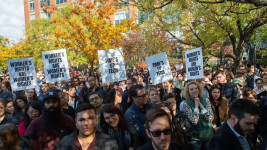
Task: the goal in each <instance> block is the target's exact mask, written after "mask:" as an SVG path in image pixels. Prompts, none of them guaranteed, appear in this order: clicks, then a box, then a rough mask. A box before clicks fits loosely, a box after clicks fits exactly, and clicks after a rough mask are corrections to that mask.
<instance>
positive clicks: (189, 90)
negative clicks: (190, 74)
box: [183, 81, 203, 100]
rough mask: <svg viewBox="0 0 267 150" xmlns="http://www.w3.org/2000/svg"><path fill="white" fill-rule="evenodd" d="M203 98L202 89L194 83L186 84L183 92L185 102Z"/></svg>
mask: <svg viewBox="0 0 267 150" xmlns="http://www.w3.org/2000/svg"><path fill="white" fill-rule="evenodd" d="M202 96H203V88H202V86H201V85H200V84H199V83H198V82H195V81H190V82H188V83H187V84H186V85H185V87H184V90H183V97H184V98H185V99H186V100H194V99H195V98H199V97H202Z"/></svg>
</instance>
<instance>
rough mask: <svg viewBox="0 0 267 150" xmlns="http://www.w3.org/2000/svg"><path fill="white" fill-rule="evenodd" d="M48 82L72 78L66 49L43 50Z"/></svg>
mask: <svg viewBox="0 0 267 150" xmlns="http://www.w3.org/2000/svg"><path fill="white" fill-rule="evenodd" d="M42 57H43V64H44V73H45V78H46V82H48V83H49V82H56V81H63V80H68V79H70V74H69V65H68V60H67V53H66V50H65V49H60V50H52V51H45V52H42Z"/></svg>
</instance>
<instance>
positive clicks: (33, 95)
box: [26, 89, 39, 102]
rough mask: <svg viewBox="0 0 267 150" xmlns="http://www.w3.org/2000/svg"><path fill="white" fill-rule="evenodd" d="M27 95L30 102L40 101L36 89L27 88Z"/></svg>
mask: <svg viewBox="0 0 267 150" xmlns="http://www.w3.org/2000/svg"><path fill="white" fill-rule="evenodd" d="M26 96H27V100H28V102H30V101H38V100H39V98H38V96H37V93H36V91H35V89H27V90H26Z"/></svg>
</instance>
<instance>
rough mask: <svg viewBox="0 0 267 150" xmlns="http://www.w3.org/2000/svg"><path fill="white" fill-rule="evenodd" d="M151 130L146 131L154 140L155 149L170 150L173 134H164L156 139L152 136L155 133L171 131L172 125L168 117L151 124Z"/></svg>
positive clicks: (160, 118)
mask: <svg viewBox="0 0 267 150" xmlns="http://www.w3.org/2000/svg"><path fill="white" fill-rule="evenodd" d="M149 125H150V127H149V130H148V129H146V134H147V136H148V137H149V138H151V140H152V145H153V147H154V149H159V150H168V149H169V147H170V143H171V132H170V133H168V134H167V135H165V134H164V133H163V132H161V134H160V135H159V136H158V137H156V136H155V135H153V134H152V132H153V131H163V130H166V129H170V124H169V121H168V118H167V116H163V117H159V118H157V119H155V120H154V121H153V122H152V123H150V124H149Z"/></svg>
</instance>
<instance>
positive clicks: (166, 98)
mask: <svg viewBox="0 0 267 150" xmlns="http://www.w3.org/2000/svg"><path fill="white" fill-rule="evenodd" d="M162 101H164V102H167V103H168V104H169V106H170V108H171V111H172V112H173V115H176V109H177V104H176V99H175V96H174V95H173V94H172V93H168V94H166V95H164V96H163V99H162Z"/></svg>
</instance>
